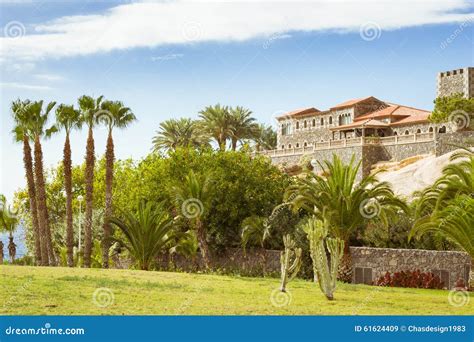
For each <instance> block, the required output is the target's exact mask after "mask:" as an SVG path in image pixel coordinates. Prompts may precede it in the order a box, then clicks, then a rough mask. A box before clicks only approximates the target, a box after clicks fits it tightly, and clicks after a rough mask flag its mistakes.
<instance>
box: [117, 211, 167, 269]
mask: <svg viewBox="0 0 474 342" xmlns="http://www.w3.org/2000/svg"><path fill="white" fill-rule="evenodd" d="M109 222H110V223H111V224H112V225H113V226H115V227H116V228H118V229H119V230H120V232H122V235H123V238H118V237H112V238H110V241H113V242H117V243H118V244H119V245H120V246H122V247H124V248H125V249H126V250H128V252H129V253H130V255H131V256H132V257H133V259H134V260H135V262H136V263H137V266H138V268H139V269H141V270H145V271H148V270H149V269H150V267H151V266H152V263H153V261H154V260H155V258H156V256H157V255H158V253H159V252H161V251H162V250H163V249H165V247H166V246H167V244H168V242H169V241H170V238H171V234H170V233H171V230H172V228H173V220H172V219H171V218H170V217H169V215H168V213H167V211H166V210H165V208H164V207H163V205H162V204H158V205H157V206H155V205H154V204H153V203H151V202H148V203H143V202H142V203H140V205H139V206H138V210H137V212H136V213H135V214H131V213H128V214H123V219H122V218H119V217H112V218H110V219H109Z"/></svg>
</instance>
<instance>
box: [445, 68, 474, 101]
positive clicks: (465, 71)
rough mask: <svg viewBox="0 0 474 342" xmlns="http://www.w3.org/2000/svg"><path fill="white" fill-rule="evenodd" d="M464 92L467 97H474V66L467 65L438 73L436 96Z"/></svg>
mask: <svg viewBox="0 0 474 342" xmlns="http://www.w3.org/2000/svg"><path fill="white" fill-rule="evenodd" d="M455 93H462V94H464V96H465V97H467V98H473V97H474V68H473V67H466V68H462V69H455V70H449V71H443V72H440V73H438V77H437V89H436V97H444V96H450V95H453V94H455Z"/></svg>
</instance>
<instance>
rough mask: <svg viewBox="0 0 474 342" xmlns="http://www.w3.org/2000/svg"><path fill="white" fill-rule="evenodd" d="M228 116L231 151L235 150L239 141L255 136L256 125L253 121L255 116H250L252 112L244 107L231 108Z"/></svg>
mask: <svg viewBox="0 0 474 342" xmlns="http://www.w3.org/2000/svg"><path fill="white" fill-rule="evenodd" d="M229 116H230V125H231V129H230V132H231V133H230V140H231V147H232V151H235V150H236V149H237V143H238V142H239V141H242V140H243V139H251V138H253V137H254V136H255V134H256V132H257V130H258V125H257V124H256V123H255V118H253V117H252V112H251V111H250V110H249V109H246V108H244V107H240V106H237V107H235V108H231V109H230V111H229Z"/></svg>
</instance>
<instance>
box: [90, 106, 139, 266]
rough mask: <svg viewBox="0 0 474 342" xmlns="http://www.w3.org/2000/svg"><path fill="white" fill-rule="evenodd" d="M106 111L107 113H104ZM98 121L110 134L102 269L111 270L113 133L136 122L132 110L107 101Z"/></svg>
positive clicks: (106, 161) (107, 154) (106, 152)
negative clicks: (110, 220)
mask: <svg viewBox="0 0 474 342" xmlns="http://www.w3.org/2000/svg"><path fill="white" fill-rule="evenodd" d="M104 111H105V112H104ZM97 120H98V121H99V122H100V121H102V122H104V123H105V124H106V125H107V128H108V131H109V134H108V137H107V146H106V151H105V220H104V225H103V229H104V239H103V241H102V267H103V268H109V248H110V244H109V237H110V224H109V221H108V218H110V217H112V214H113V210H112V209H113V206H112V205H113V203H112V186H113V182H114V160H115V154H114V139H113V136H112V131H113V129H114V128H125V127H127V126H128V125H130V124H131V123H132V122H133V121H135V120H136V117H135V115H134V114H133V113H132V111H131V110H130V108H128V107H124V105H123V103H122V102H120V101H105V102H103V103H102V113H101V114H99V115H98V116H97Z"/></svg>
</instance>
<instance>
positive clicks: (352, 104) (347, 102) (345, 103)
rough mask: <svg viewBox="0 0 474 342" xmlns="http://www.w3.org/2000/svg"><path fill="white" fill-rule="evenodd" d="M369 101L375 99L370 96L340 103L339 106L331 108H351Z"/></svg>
mask: <svg viewBox="0 0 474 342" xmlns="http://www.w3.org/2000/svg"><path fill="white" fill-rule="evenodd" d="M368 99H375V97H373V96H368V97H361V98H359V99H352V100H349V101H346V102H342V103H339V104H338V105H335V106H333V107H331V109H337V108H344V107H351V106H354V105H356V104H358V103H360V102H364V101H366V100H368Z"/></svg>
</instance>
